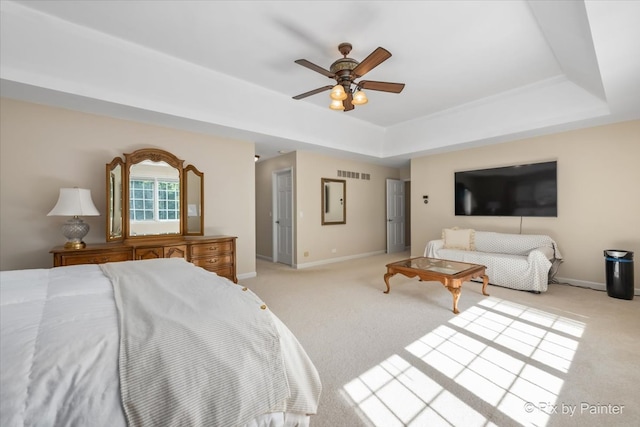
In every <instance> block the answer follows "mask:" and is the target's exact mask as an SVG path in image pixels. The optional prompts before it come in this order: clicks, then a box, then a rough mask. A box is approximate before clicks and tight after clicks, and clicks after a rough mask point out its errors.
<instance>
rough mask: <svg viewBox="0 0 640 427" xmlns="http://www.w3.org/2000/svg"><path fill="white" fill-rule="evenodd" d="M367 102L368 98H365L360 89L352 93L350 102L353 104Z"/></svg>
mask: <svg viewBox="0 0 640 427" xmlns="http://www.w3.org/2000/svg"><path fill="white" fill-rule="evenodd" d="M367 102H369V100H368V99H367V94H366V93H364V92H363V91H361V90H360V89H358V90H357V91H356V93H354V94H353V99H352V100H351V103H352V104H353V105H364V104H366V103H367Z"/></svg>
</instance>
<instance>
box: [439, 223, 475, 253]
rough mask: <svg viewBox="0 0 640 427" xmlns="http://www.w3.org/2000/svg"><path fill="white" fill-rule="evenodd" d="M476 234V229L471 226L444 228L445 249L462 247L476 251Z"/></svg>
mask: <svg viewBox="0 0 640 427" xmlns="http://www.w3.org/2000/svg"><path fill="white" fill-rule="evenodd" d="M475 235H476V232H475V230H473V229H471V228H463V229H460V228H458V227H453V228H443V229H442V240H444V249H461V250H463V251H475V250H476V245H475Z"/></svg>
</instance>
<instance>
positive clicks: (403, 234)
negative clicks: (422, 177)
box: [386, 178, 411, 253]
mask: <svg viewBox="0 0 640 427" xmlns="http://www.w3.org/2000/svg"><path fill="white" fill-rule="evenodd" d="M410 190H411V182H410V181H403V180H400V179H390V178H389V179H387V193H386V195H387V199H386V205H387V253H394V252H402V251H405V250H406V249H407V248H408V246H409V243H408V242H409V241H410V240H409V239H410V222H409V220H408V219H409V213H408V212H410V210H411V208H410V205H409V203H410V201H409V197H408V195H409V194H411V191H410Z"/></svg>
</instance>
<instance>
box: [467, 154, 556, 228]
mask: <svg viewBox="0 0 640 427" xmlns="http://www.w3.org/2000/svg"><path fill="white" fill-rule="evenodd" d="M455 211H456V215H477V216H544V217H557V216H558V178H557V162H556V161H553V162H544V163H532V164H528V165H517V166H507V167H501V168H492V169H480V170H472V171H464V172H456V173H455Z"/></svg>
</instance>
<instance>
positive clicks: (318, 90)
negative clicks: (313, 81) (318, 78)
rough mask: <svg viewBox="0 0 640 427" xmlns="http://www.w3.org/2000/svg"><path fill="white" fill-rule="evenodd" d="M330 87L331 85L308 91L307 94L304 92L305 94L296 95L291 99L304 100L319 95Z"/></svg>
mask: <svg viewBox="0 0 640 427" xmlns="http://www.w3.org/2000/svg"><path fill="white" fill-rule="evenodd" d="M332 87H333V86H331V85H329V86H323V87H319V88H318V89H314V90H310V91H309V92H305V93H301V94H300V95H296V96H294V97H293V99H302V98H306V97H307V96H311V95H315V94H316V93H320V92H324V91H325V90H329V89H331V88H332Z"/></svg>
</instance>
